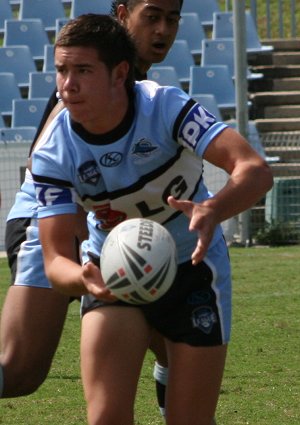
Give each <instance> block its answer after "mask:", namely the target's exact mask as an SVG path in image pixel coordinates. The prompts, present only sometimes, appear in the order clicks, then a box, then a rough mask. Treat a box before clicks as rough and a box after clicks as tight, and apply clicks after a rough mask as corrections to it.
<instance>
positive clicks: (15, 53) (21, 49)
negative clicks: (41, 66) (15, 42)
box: [0, 45, 36, 89]
mask: <svg viewBox="0 0 300 425" xmlns="http://www.w3.org/2000/svg"><path fill="white" fill-rule="evenodd" d="M33 71H36V64H35V62H34V59H33V57H32V54H31V52H30V49H29V47H28V46H24V45H22V46H10V47H0V72H12V73H14V74H15V78H16V80H17V83H18V85H19V87H21V88H25V89H26V88H28V84H29V72H33Z"/></svg>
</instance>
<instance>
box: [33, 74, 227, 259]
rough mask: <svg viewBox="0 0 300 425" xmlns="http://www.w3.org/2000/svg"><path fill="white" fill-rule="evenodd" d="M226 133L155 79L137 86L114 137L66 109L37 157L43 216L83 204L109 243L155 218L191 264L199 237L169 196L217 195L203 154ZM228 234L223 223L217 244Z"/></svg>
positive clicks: (36, 177) (201, 110) (194, 105)
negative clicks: (135, 221) (126, 226)
mask: <svg viewBox="0 0 300 425" xmlns="http://www.w3.org/2000/svg"><path fill="white" fill-rule="evenodd" d="M225 128H226V125H225V124H224V123H220V122H216V119H215V117H214V116H213V115H211V114H210V113H209V112H208V111H206V110H205V109H204V108H202V107H201V106H200V105H199V104H197V103H196V102H195V101H194V100H192V99H190V97H189V96H188V95H187V94H186V93H185V92H184V91H182V90H180V89H177V88H173V87H160V86H158V85H157V84H156V83H153V82H151V81H143V82H139V83H136V86H135V99H134V104H133V105H132V107H131V108H129V110H128V113H127V115H126V117H125V118H124V120H123V122H122V123H121V124H120V125H119V126H118V127H117V128H116V129H115V130H113V131H111V132H109V133H108V134H101V135H92V134H90V133H87V132H86V131H85V130H84V129H83V128H82V127H81V126H80V125H78V124H76V123H74V122H72V121H71V119H70V115H69V113H68V111H67V110H66V109H65V110H63V111H62V112H61V113H60V114H59V115H58V116H57V118H56V119H55V120H54V121H53V123H52V124H51V126H50V127H49V128H48V131H47V132H46V133H45V135H44V136H43V137H42V139H41V141H40V143H39V144H38V146H37V147H36V149H35V151H34V153H33V161H32V162H33V165H32V174H33V177H34V181H35V186H36V193H37V198H38V201H39V207H38V217H39V218H43V217H48V216H53V215H57V214H63V213H65V214H67V213H76V205H77V203H80V204H81V205H83V207H84V208H85V209H86V210H87V211H90V212H92V214H93V217H94V218H95V220H96V221H95V224H96V225H95V226H90V229H92V228H94V229H95V231H96V232H97V234H98V236H99V237H100V239H101V240H104V239H105V236H106V235H107V232H108V231H109V230H111V229H112V228H113V227H114V226H115V225H117V224H118V223H119V222H121V221H123V220H125V219H128V218H132V217H145V218H149V219H152V220H155V221H157V222H159V223H161V224H163V225H164V226H166V227H167V228H168V230H169V231H170V232H171V234H172V235H173V237H174V239H175V241H176V244H177V249H178V258H179V262H184V261H187V260H188V259H190V255H191V253H192V251H193V250H194V248H195V243H196V239H197V237H198V235H197V234H196V233H194V232H189V231H188V225H189V220H188V219H187V218H186V217H185V215H184V214H182V213H179V212H178V211H175V210H174V209H172V208H170V207H169V205H168V203H167V198H168V196H169V195H173V196H175V197H176V198H180V199H189V200H192V201H195V202H201V201H202V200H204V199H207V198H208V197H209V196H210V194H209V192H208V190H207V188H206V186H205V184H204V181H203V178H202V177H203V176H202V171H203V164H202V157H203V154H204V152H205V149H206V148H207V146H208V145H209V143H210V142H211V141H212V140H213V139H214V138H215V137H216V136H217V135H218V134H219V133H220V132H222V131H223V130H224V129H225ZM45 142H47V143H45ZM92 219H93V218H92V217H91V220H92ZM98 232H99V233H98ZM221 236H222V231H221V227H220V226H218V227H217V229H216V231H215V235H214V238H213V241H212V244H211V245H213V244H214V243H216V242H217V241H218V240H219V239H220V238H221Z"/></svg>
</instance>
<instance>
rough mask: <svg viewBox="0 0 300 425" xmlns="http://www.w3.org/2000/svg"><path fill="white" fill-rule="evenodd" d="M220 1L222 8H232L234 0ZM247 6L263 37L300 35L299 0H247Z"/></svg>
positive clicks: (293, 36)
mask: <svg viewBox="0 0 300 425" xmlns="http://www.w3.org/2000/svg"><path fill="white" fill-rule="evenodd" d="M200 1H201V0H200ZM219 2H220V7H221V8H222V9H224V10H231V9H232V0H220V1H219ZM246 7H247V9H250V10H251V12H252V15H253V17H254V20H255V22H256V25H257V29H258V32H259V35H260V37H261V38H296V37H299V36H300V1H299V0H247V1H246Z"/></svg>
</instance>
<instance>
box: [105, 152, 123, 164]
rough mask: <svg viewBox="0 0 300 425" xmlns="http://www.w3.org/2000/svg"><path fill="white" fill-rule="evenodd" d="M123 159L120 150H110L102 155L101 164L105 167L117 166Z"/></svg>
mask: <svg viewBox="0 0 300 425" xmlns="http://www.w3.org/2000/svg"><path fill="white" fill-rule="evenodd" d="M122 159H123V155H122V154H121V153H120V152H108V153H106V154H105V155H103V156H101V158H100V164H101V165H103V167H108V168H111V167H117V166H118V165H119V164H120V163H121V161H122Z"/></svg>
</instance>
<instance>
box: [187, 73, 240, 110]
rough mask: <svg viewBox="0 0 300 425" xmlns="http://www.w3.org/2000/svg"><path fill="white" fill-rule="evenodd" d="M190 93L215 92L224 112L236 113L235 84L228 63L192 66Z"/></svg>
mask: <svg viewBox="0 0 300 425" xmlns="http://www.w3.org/2000/svg"><path fill="white" fill-rule="evenodd" d="M190 72H191V76H190V87H189V94H190V96H191V97H194V96H195V95H197V94H213V95H214V96H215V98H216V101H217V104H218V107H219V109H220V111H221V113H222V116H223V113H228V114H230V115H232V114H234V113H235V110H236V99H235V86H234V82H233V80H232V77H231V75H230V73H229V70H228V67H227V66H226V65H211V66H208V65H207V66H197V65H196V66H192V67H191V70H190Z"/></svg>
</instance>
